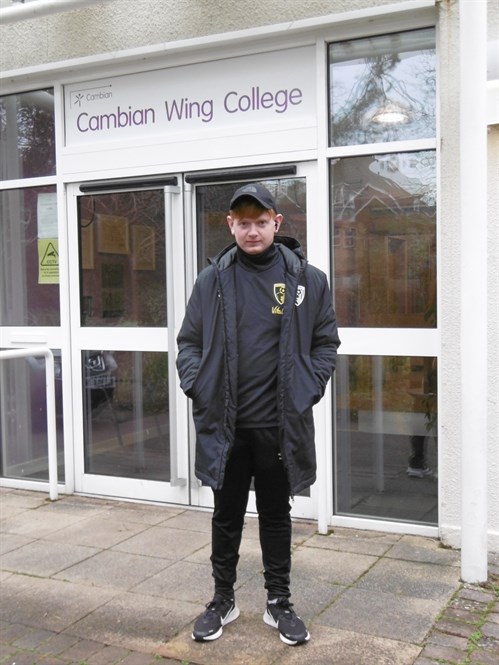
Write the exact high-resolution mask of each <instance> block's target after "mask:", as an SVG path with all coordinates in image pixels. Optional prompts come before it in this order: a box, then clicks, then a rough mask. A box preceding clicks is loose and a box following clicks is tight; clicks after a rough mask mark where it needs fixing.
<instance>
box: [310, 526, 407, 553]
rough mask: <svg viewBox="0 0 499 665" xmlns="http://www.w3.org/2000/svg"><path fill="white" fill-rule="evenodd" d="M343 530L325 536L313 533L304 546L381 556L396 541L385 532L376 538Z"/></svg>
mask: <svg viewBox="0 0 499 665" xmlns="http://www.w3.org/2000/svg"><path fill="white" fill-rule="evenodd" d="M344 531H345V530H343V531H342V532H337V531H336V529H335V530H334V532H332V533H330V534H329V535H327V536H323V535H319V534H317V535H314V536H312V537H311V538H309V539H308V540H307V541H306V542H305V543H303V545H304V547H318V548H322V549H330V550H335V551H337V552H352V553H354V554H370V555H372V556H383V555H384V554H385V553H386V552H388V551H389V550H390V548H392V547H393V546H394V544H395V543H396V539H395V538H391V537H388V535H387V534H380V535H379V537H378V538H372V537H371V538H369V537H363V536H362V535H361V534H360V533H355V532H354V533H348V534H346V533H344ZM349 531H351V530H349Z"/></svg>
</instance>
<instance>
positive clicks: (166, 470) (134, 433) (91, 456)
mask: <svg viewBox="0 0 499 665" xmlns="http://www.w3.org/2000/svg"><path fill="white" fill-rule="evenodd" d="M82 362H83V367H82V369H83V381H84V385H83V389H84V390H83V395H84V417H85V427H84V436H85V473H94V474H99V475H105V476H121V477H125V478H140V479H143V480H163V481H169V480H170V430H169V403H168V354H167V353H153V352H142V351H136V352H130V351H114V352H113V351H84V352H83V353H82Z"/></svg>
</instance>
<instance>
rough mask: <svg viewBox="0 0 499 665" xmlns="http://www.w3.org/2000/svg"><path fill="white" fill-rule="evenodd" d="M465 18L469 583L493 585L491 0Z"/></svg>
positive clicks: (462, 9)
mask: <svg viewBox="0 0 499 665" xmlns="http://www.w3.org/2000/svg"><path fill="white" fill-rule="evenodd" d="M459 20H460V56H461V60H460V90H461V92H460V112H461V115H460V145H461V156H460V171H461V175H460V183H459V185H460V192H461V197H460V208H461V220H460V222H461V358H460V361H461V377H462V379H461V381H462V390H461V394H462V404H461V432H462V444H461V449H462V450H461V482H462V505H461V577H462V579H463V581H465V582H473V583H477V582H485V581H486V580H487V112H486V111H487V93H486V79H487V71H486V70H487V0H460V1H459ZM443 120H444V121H445V118H444V119H443Z"/></svg>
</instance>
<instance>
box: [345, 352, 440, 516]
mask: <svg viewBox="0 0 499 665" xmlns="http://www.w3.org/2000/svg"><path fill="white" fill-rule="evenodd" d="M336 385H337V437H336V446H335V476H336V504H337V512H338V513H339V514H345V515H355V516H364V517H371V518H378V519H389V520H401V521H409V522H421V523H425V524H437V523H438V501H437V491H438V483H437V476H438V462H437V415H438V411H437V361H436V358H430V357H424V358H420V357H398V356H389V357H381V356H339V357H338V367H337V371H336Z"/></svg>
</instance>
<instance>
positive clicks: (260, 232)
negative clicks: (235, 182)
mask: <svg viewBox="0 0 499 665" xmlns="http://www.w3.org/2000/svg"><path fill="white" fill-rule="evenodd" d="M281 222H282V215H276V214H275V213H274V211H273V210H262V209H261V208H259V207H258V206H256V205H252V204H248V205H243V206H241V207H240V208H238V210H237V211H236V210H233V211H232V214H231V215H229V216H228V217H227V223H228V225H229V228H230V231H231V233H232V235H233V236H234V239H235V241H236V243H237V245H238V247H240V248H241V249H242V250H243V252H246V254H261V253H262V252H264V251H265V250H266V249H267V248H268V247H270V245H272V243H273V242H274V236H275V234H276V232H277V231H278V230H279V226H280V225H281Z"/></svg>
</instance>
